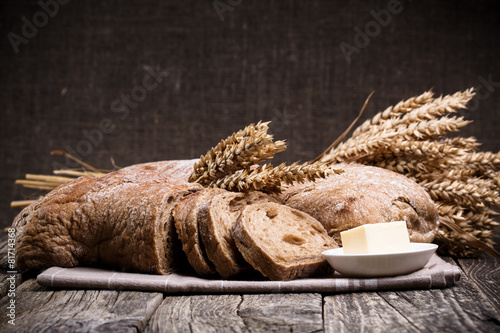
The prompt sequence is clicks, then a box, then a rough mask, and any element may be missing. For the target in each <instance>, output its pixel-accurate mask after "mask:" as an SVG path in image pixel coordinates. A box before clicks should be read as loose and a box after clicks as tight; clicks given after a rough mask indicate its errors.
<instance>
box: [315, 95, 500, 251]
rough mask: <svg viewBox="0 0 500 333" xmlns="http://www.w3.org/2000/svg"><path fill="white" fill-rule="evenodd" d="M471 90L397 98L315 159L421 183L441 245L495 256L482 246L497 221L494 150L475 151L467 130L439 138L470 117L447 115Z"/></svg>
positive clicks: (499, 174)
mask: <svg viewBox="0 0 500 333" xmlns="http://www.w3.org/2000/svg"><path fill="white" fill-rule="evenodd" d="M474 94H475V92H474V91H473V90H472V89H469V90H465V91H463V92H457V93H455V94H452V95H447V96H441V97H438V98H433V96H432V93H431V92H425V93H423V94H422V95H420V96H416V97H412V98H410V99H407V100H406V101H402V102H399V103H398V104H396V105H395V106H393V107H389V108H387V109H386V110H384V111H382V112H379V113H378V114H376V115H375V116H374V117H373V118H372V119H370V120H367V121H365V122H364V123H363V124H362V125H361V126H359V127H358V128H357V129H355V130H354V132H353V134H352V136H351V137H350V138H348V139H347V140H345V141H344V142H341V143H339V144H338V145H336V146H334V147H329V149H328V150H327V151H325V152H324V153H323V154H322V155H320V157H321V158H319V160H320V161H322V162H325V163H332V164H334V163H340V162H350V161H351V162H352V161H354V162H356V163H362V164H367V165H374V166H378V167H382V168H386V169H389V170H392V171H396V172H399V173H402V174H404V175H406V176H407V177H408V178H410V179H412V180H414V181H415V182H417V183H418V184H420V185H421V186H422V187H423V188H425V189H426V190H427V192H428V193H429V194H430V196H431V198H432V199H433V200H434V201H435V202H436V206H437V208H438V212H439V215H440V216H441V218H442V220H443V221H448V222H446V223H445V222H443V227H441V228H440V229H439V233H438V236H437V238H436V241H437V242H438V243H439V244H440V251H442V252H443V253H447V254H454V255H458V256H476V255H478V253H479V249H481V250H485V249H486V250H485V251H488V253H493V254H494V255H498V254H495V252H494V251H493V250H491V249H488V248H487V247H486V248H485V247H484V246H483V245H484V244H486V245H489V246H491V245H492V240H491V235H492V233H493V228H494V227H495V226H496V225H497V223H496V222H495V221H494V219H493V218H492V217H493V216H496V214H497V213H496V212H495V211H494V210H493V209H491V208H490V207H492V208H500V199H499V192H498V189H499V186H500V171H499V170H500V152H499V153H493V152H481V151H477V149H478V147H479V146H480V144H479V143H478V142H477V140H476V139H475V138H473V137H470V138H463V137H453V138H448V137H445V136H446V135H447V134H449V133H453V132H457V131H459V130H460V129H461V128H462V127H464V126H466V125H468V124H469V123H470V121H466V120H465V119H464V118H463V117H457V116H450V114H451V113H455V112H457V111H458V110H459V109H463V108H465V107H466V105H467V103H468V102H469V101H470V100H471V99H472V98H473V97H474ZM450 223H451V224H450ZM457 228H458V229H457Z"/></svg>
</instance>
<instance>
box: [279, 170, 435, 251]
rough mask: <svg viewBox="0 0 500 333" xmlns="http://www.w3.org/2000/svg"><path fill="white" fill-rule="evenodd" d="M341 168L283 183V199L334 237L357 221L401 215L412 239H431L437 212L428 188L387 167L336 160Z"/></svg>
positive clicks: (338, 237) (354, 224) (384, 219)
mask: <svg viewBox="0 0 500 333" xmlns="http://www.w3.org/2000/svg"><path fill="white" fill-rule="evenodd" d="M336 166H338V167H339V168H341V169H343V170H344V173H342V174H340V175H335V176H331V177H328V178H326V179H320V180H317V181H316V182H314V183H313V182H310V183H305V184H298V185H294V186H292V187H290V188H289V189H287V190H286V191H285V192H284V193H283V194H282V195H281V198H282V202H283V203H285V204H286V205H288V206H290V207H293V208H296V209H299V210H301V211H303V212H306V213H308V214H309V215H311V216H313V217H314V218H316V219H317V220H318V221H320V222H321V223H322V224H323V226H324V227H325V228H326V230H327V231H328V234H329V235H331V236H332V237H333V238H334V239H335V241H336V242H337V243H339V244H341V240H340V232H341V231H344V230H348V229H351V228H354V227H357V226H360V225H362V224H368V223H381V222H391V221H406V225H407V227H408V232H409V235H410V240H411V241H412V242H431V241H432V240H433V239H434V237H435V236H436V233H437V229H438V224H439V216H438V212H437V209H436V207H435V205H434V202H433V201H432V199H431V198H430V196H429V195H428V194H427V192H426V191H425V190H424V189H423V188H422V187H421V186H420V185H418V184H417V183H415V182H414V181H412V180H410V179H409V178H407V177H406V176H403V175H401V174H398V173H396V172H393V171H389V170H386V169H382V168H378V167H372V166H365V165H358V164H339V165H336Z"/></svg>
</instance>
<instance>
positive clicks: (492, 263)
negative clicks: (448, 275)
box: [458, 256, 500, 311]
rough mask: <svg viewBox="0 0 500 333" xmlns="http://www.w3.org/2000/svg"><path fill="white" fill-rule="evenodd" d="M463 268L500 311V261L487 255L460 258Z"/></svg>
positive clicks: (459, 261)
mask: <svg viewBox="0 0 500 333" xmlns="http://www.w3.org/2000/svg"><path fill="white" fill-rule="evenodd" d="M458 263H459V264H460V267H461V268H462V270H463V271H464V272H465V274H467V276H468V277H469V279H471V280H472V281H474V283H475V285H476V286H477V287H478V289H480V290H481V292H482V293H483V294H484V295H485V297H486V299H488V301H490V302H491V303H492V304H493V306H494V307H495V308H496V309H497V311H500V261H499V260H495V259H493V258H491V257H487V256H485V257H484V258H479V259H458Z"/></svg>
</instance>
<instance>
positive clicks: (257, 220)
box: [233, 202, 338, 281]
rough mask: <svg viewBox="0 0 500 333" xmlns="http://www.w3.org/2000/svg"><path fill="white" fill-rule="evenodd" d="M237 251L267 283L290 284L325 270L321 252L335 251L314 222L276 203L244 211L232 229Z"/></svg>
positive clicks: (261, 204) (310, 218) (300, 213)
mask: <svg viewBox="0 0 500 333" xmlns="http://www.w3.org/2000/svg"><path fill="white" fill-rule="evenodd" d="M233 239H234V240H235V243H236V246H237V247H238V249H239V251H240V252H241V254H242V255H243V257H244V258H245V260H246V261H247V262H249V263H250V264H251V265H252V266H253V267H254V268H255V269H257V270H258V271H260V272H261V273H262V274H263V275H264V276H266V277H268V278H269V279H271V280H282V281H283V280H291V279H294V278H297V277H304V276H309V275H313V274H314V273H316V272H317V271H320V270H321V271H322V270H326V268H327V267H328V266H327V263H326V261H325V260H324V259H323V258H322V256H321V252H323V251H325V250H328V249H331V248H336V247H338V245H337V243H336V242H335V241H334V240H333V239H332V238H331V237H329V236H328V234H327V233H326V230H325V228H324V227H323V226H322V225H321V223H320V222H318V221H317V220H316V219H314V218H313V217H311V216H310V215H308V214H306V213H303V212H301V211H299V210H296V209H293V208H290V207H287V206H285V205H281V204H278V203H271V202H269V203H260V204H253V205H249V206H247V207H245V208H244V209H243V211H242V212H241V215H240V216H239V218H238V221H237V223H236V225H235V227H234V229H233Z"/></svg>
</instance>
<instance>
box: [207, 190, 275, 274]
mask: <svg viewBox="0 0 500 333" xmlns="http://www.w3.org/2000/svg"><path fill="white" fill-rule="evenodd" d="M274 200H275V199H273V198H272V197H270V196H269V195H267V194H265V193H262V192H258V191H251V192H247V193H239V192H229V191H225V192H224V193H221V194H218V195H216V196H214V197H213V198H211V200H209V201H207V202H206V203H205V205H203V207H202V208H201V209H200V213H199V214H200V217H199V219H198V224H199V229H200V233H201V239H202V241H203V244H204V246H205V250H206V252H207V255H208V258H209V259H210V261H211V262H212V263H213V264H214V265H215V269H216V271H217V273H219V275H220V276H222V277H223V278H230V277H233V276H235V275H238V274H239V273H241V272H243V271H245V270H248V269H250V268H251V267H250V265H249V264H248V263H247V262H246V261H245V260H244V259H243V257H242V256H241V253H240V252H239V251H238V249H237V247H236V245H235V243H234V240H233V237H232V233H231V230H232V228H233V226H234V224H235V223H236V220H237V219H238V216H239V214H240V213H241V210H242V209H243V208H245V207H246V206H247V205H249V204H253V203H257V202H268V201H274Z"/></svg>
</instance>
